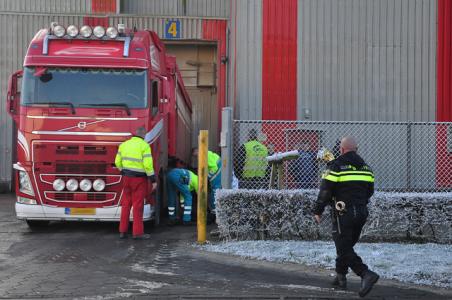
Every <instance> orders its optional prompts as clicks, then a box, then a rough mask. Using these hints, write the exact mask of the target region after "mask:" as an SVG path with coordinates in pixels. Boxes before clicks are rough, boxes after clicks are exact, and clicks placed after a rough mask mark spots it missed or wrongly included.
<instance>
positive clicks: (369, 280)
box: [358, 270, 380, 297]
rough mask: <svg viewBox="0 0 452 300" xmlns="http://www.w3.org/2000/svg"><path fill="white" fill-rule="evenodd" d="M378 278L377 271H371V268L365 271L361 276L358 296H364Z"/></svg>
mask: <svg viewBox="0 0 452 300" xmlns="http://www.w3.org/2000/svg"><path fill="white" fill-rule="evenodd" d="M378 278H380V276H378V274H377V273H375V272H372V271H371V270H367V271H365V272H364V273H363V275H362V276H361V289H360V290H359V293H358V294H359V296H360V297H364V296H366V295H367V294H368V293H369V292H370V290H371V289H372V287H373V286H374V284H375V283H377V281H378Z"/></svg>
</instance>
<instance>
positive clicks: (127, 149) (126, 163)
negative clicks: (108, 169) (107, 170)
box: [115, 136, 154, 176]
mask: <svg viewBox="0 0 452 300" xmlns="http://www.w3.org/2000/svg"><path fill="white" fill-rule="evenodd" d="M115 165H116V167H117V168H118V169H119V170H121V171H122V170H129V171H134V172H138V173H146V175H147V176H152V175H154V163H153V161H152V154H151V147H150V146H149V144H148V143H147V142H145V141H144V140H143V139H142V138H140V137H137V136H134V137H132V138H130V139H129V140H127V141H125V142H123V143H122V144H121V145H119V149H118V153H117V154H116V158H115Z"/></svg>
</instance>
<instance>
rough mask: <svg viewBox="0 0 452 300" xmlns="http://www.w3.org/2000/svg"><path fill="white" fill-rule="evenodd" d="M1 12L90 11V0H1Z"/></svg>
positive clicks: (74, 12) (68, 12)
mask: <svg viewBox="0 0 452 300" xmlns="http://www.w3.org/2000/svg"><path fill="white" fill-rule="evenodd" d="M0 11H2V12H21V13H25V12H30V13H63V14H76V13H91V0H1V1H0Z"/></svg>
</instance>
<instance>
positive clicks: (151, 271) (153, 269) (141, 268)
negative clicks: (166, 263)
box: [132, 264, 177, 276]
mask: <svg viewBox="0 0 452 300" xmlns="http://www.w3.org/2000/svg"><path fill="white" fill-rule="evenodd" d="M132 270H133V271H138V272H146V273H149V274H157V275H168V276H175V275H177V274H174V273H172V272H164V271H159V270H157V268H156V267H153V266H151V267H146V266H143V265H140V264H134V265H133V266H132Z"/></svg>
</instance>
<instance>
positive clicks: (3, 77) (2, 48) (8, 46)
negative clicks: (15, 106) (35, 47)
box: [0, 13, 83, 185]
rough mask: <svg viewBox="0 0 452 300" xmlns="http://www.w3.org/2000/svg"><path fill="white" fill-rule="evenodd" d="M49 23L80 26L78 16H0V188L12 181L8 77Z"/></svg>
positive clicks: (17, 67)
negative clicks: (7, 107) (40, 30)
mask: <svg viewBox="0 0 452 300" xmlns="http://www.w3.org/2000/svg"><path fill="white" fill-rule="evenodd" d="M52 21H57V22H59V23H61V24H81V23H82V21H83V20H82V17H79V16H56V15H53V16H48V15H22V14H5V13H0V26H2V28H9V30H1V31H0V40H1V41H4V42H2V43H0V88H1V93H0V95H1V96H0V97H1V98H0V99H1V101H0V162H1V163H0V185H1V183H2V182H10V181H11V166H12V163H13V162H12V161H11V153H12V151H13V150H14V149H13V147H16V145H13V144H12V140H13V132H12V130H13V124H12V121H11V118H10V117H9V115H8V113H7V111H6V104H5V101H6V92H7V84H8V78H9V76H10V74H12V73H13V72H14V71H16V70H18V69H21V68H22V64H23V59H24V56H25V53H26V51H27V48H28V44H29V42H30V41H31V39H32V38H33V36H34V35H35V34H36V32H37V31H38V30H39V29H41V28H45V27H49V24H50V23H51V22H52Z"/></svg>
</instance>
